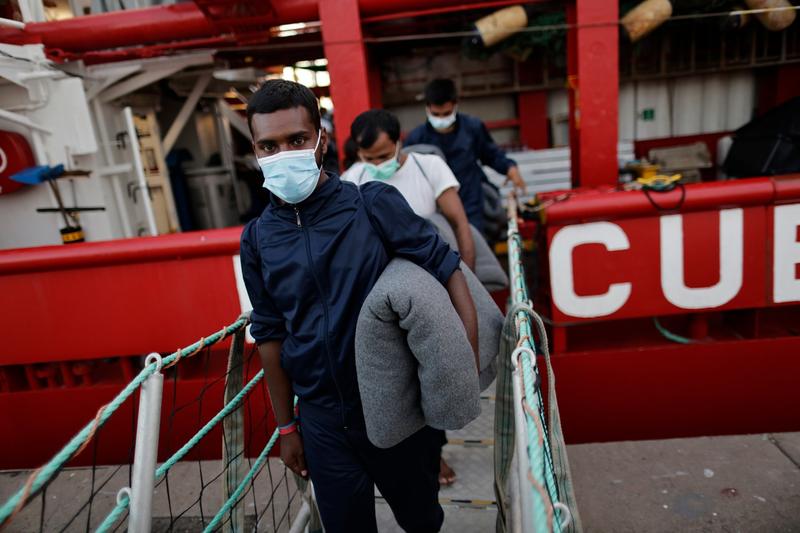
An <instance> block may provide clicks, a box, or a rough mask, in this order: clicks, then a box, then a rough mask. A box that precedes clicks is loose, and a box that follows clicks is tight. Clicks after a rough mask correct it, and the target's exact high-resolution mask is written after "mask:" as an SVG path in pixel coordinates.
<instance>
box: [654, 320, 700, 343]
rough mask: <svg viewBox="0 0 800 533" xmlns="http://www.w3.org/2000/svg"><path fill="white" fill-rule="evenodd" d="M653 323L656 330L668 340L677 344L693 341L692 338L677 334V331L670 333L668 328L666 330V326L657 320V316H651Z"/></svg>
mask: <svg viewBox="0 0 800 533" xmlns="http://www.w3.org/2000/svg"><path fill="white" fill-rule="evenodd" d="M653 324H655V326H656V329H657V330H658V332H659V333H661V335H663V336H664V338H665V339H667V340H669V341H672V342H677V343H678V344H692V343H694V341H693V340H692V339H689V338H686V337H682V336H680V335H678V334H677V333H672V332H671V331H670V330H668V329H667V328H665V327H664V326H662V325H661V322H659V321H658V318H656V317H653Z"/></svg>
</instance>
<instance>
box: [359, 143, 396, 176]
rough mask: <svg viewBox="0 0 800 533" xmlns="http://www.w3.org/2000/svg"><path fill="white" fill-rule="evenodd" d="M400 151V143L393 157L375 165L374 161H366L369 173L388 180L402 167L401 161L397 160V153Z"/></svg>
mask: <svg viewBox="0 0 800 533" xmlns="http://www.w3.org/2000/svg"><path fill="white" fill-rule="evenodd" d="M399 153H400V143H398V144H397V149H396V150H395V151H394V157H393V158H391V159H387V160H386V161H384V162H383V163H381V164H379V165H374V164H372V163H364V165H365V167H366V169H367V173H368V174H369V175H370V177H372V179H376V180H381V181H386V180H388V179H389V178H391V177H392V176H394V173H395V172H397V169H398V168H400V161H398V160H397V154H399Z"/></svg>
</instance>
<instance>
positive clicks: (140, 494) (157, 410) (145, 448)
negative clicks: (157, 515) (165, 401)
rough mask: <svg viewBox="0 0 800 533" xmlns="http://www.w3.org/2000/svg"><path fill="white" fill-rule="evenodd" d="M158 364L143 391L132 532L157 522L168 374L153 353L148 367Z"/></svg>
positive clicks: (130, 520)
mask: <svg viewBox="0 0 800 533" xmlns="http://www.w3.org/2000/svg"><path fill="white" fill-rule="evenodd" d="M152 363H155V365H156V371H155V372H154V373H153V374H151V375H150V376H149V377H148V378H147V380H145V382H144V383H143V384H142V388H141V391H140V393H139V419H138V421H137V424H136V452H135V455H134V458H133V476H132V478H133V479H132V483H131V485H132V487H131V504H130V505H131V510H130V517H129V518H128V531H129V532H130V533H150V527H151V525H152V521H153V513H152V510H153V490H154V489H155V486H154V483H155V476H156V457H157V455H158V433H159V429H160V427H161V393H162V391H163V388H164V375H163V374H162V373H161V356H160V355H158V354H157V353H151V354H150V355H148V356H147V359H145V362H144V364H145V367H147V366H148V365H150V364H152Z"/></svg>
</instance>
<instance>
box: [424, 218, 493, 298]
mask: <svg viewBox="0 0 800 533" xmlns="http://www.w3.org/2000/svg"><path fill="white" fill-rule="evenodd" d="M428 220H430V221H431V223H432V224H433V225H434V227H435V228H436V229H437V230H438V231H439V235H441V236H442V238H443V239H444V240H445V241H447V244H449V245H450V247H451V248H452V249H453V250H456V251H458V241H456V234H455V232H454V231H453V228H452V227H451V226H450V223H449V222H448V221H447V219H446V218H445V217H444V216H443V215H442V214H440V213H434V214H433V215H431V216H430V217H428ZM470 229H471V230H472V240H473V241H475V275H476V276H478V279H479V280H481V283H483V286H484V287H486V290H487V291H492V292H493V291H499V290H503V289H506V288H508V275H506V271H505V270H503V266H502V265H501V264H500V261H498V260H497V256H496V255H494V252H493V251H492V249H491V248H490V247H489V244H488V243H487V242H486V239H484V238H483V235H481V232H480V231H478V230H477V229H475V228H474V227H473V226H472V225H470Z"/></svg>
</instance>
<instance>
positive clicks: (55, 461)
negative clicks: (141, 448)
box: [0, 317, 247, 526]
mask: <svg viewBox="0 0 800 533" xmlns="http://www.w3.org/2000/svg"><path fill="white" fill-rule="evenodd" d="M245 324H247V318H246V317H242V318H239V319H238V320H236V321H235V322H234V323H233V324H231V325H229V326H226V327H225V328H223V329H222V330H220V331H218V332H216V333H214V334H213V335H210V336H208V337H206V338H204V339H202V340H200V341H197V342H195V343H194V344H192V345H191V346H188V347H186V348H182V349H180V350H177V351H176V352H175V353H174V354H172V355H169V356H167V357H164V358H163V359H162V366H168V365H170V364H171V363H173V362H177V361H178V360H180V359H181V358H183V357H185V356H187V355H191V354H194V353H196V352H198V351H199V350H201V349H202V348H205V347H207V346H211V345H212V344H216V343H217V342H219V341H220V340H222V339H224V338H225V337H227V336H228V335H230V334H231V333H233V332H235V331H236V330H238V329H240V328H242V327H244V325H245ZM155 370H156V365H155V363H151V364H150V365H148V366H146V367H145V368H143V369H142V370H141V372H139V374H138V375H137V376H136V377H135V378H133V380H132V381H131V382H130V383H128V385H127V386H126V387H125V388H124V389H122V391H121V392H120V393H119V394H117V396H115V397H114V399H113V400H111V402H110V403H108V404H107V405H106V406H105V407H104V408H101V411H100V412H99V414H98V416H97V417H96V418H95V420H92V421H91V422H89V423H88V424H87V425H86V426H84V427H83V429H81V430H80V431H79V432H78V434H77V435H75V436H74V437H72V439H71V440H70V441H69V442H68V443H67V445H66V446H64V447H63V448H62V449H61V450H60V451H59V452H58V453H57V454H56V455H55V456H54V457H53V458H52V459H50V461H48V462H47V463H46V464H45V465H44V466H42V467H41V468H39V470H37V471H36V472H35V477H34V479H33V481H31V482H30V486H29V487H28V486H27V485H28V483H27V482H26V484H25V486H23V487H22V488H20V489H19V490H18V491H17V492H16V493H15V494H13V495H12V496H11V497H10V498H9V499H8V500H6V502H5V503H4V504H3V506H2V507H0V526H3V525H4V524H5V523H6V522H7V521H8V519H9V517H11V515H13V514H14V510H15V509H16V508H17V507H18V506H19V505H20V502H21V501H22V500H23V498H24V499H25V502H24V503H23V506H24V505H27V503H28V501H30V498H31V496H33V495H35V494H36V493H37V492H38V491H39V490H41V488H42V487H44V486H45V485H46V484H47V483H49V482H50V481H51V480H52V479H53V478H54V477H55V476H56V475H57V474H58V472H59V471H60V470H61V469H62V468H63V467H64V465H65V464H66V463H67V462H68V461H69V460H71V459H72V458H73V457H74V456H75V455H76V453H77V452H78V450H80V449H81V448H82V447H84V445H85V444H86V443H87V442H88V441H89V440H90V439H91V438H92V437H93V436H94V434H95V432H96V431H97V430H98V429H99V428H101V427H102V426H103V424H105V423H106V421H108V419H109V418H111V415H113V414H114V413H115V412H116V411H117V409H119V407H120V406H121V405H122V404H123V403H124V402H125V400H127V399H128V398H129V397H130V396H131V395H132V394H133V393H134V392H135V391H136V389H138V388H139V387H140V386H141V385H142V383H144V381H145V380H146V379H147V378H148V377H150V375H151V374H152V373H153V372H155ZM26 487H27V490H26Z"/></svg>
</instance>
